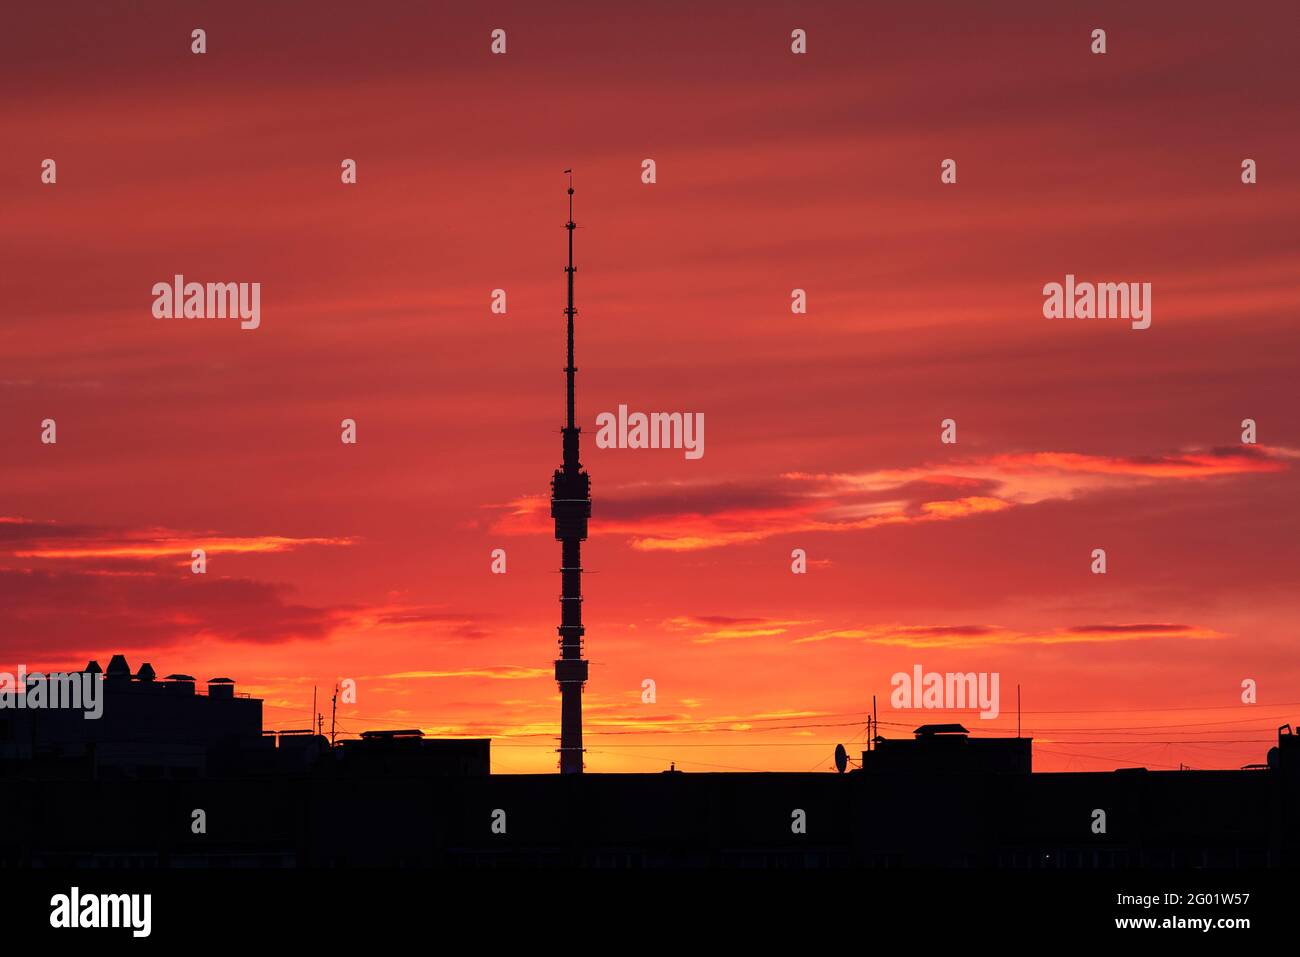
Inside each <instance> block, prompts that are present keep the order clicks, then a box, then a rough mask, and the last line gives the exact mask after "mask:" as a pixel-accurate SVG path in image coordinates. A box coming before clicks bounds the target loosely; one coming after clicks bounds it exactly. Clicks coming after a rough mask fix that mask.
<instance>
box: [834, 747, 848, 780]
mask: <svg viewBox="0 0 1300 957" xmlns="http://www.w3.org/2000/svg"><path fill="white" fill-rule="evenodd" d="M848 766H849V752H847V751H845V750H844V745H842V744H837V745H835V770H836V771H838V772H839V773H840V774H843V773H844V769H845V768H847V767H848Z"/></svg>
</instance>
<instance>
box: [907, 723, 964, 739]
mask: <svg viewBox="0 0 1300 957" xmlns="http://www.w3.org/2000/svg"><path fill="white" fill-rule="evenodd" d="M912 733H913V734H914V735H916V736H917V737H918V738H929V737H933V736H934V735H936V734H970V732H969V731H967V730H966V729H965V728H963V727H962V726H961V725H959V724H923V725H921V726H920V727H919V728H917V729H916V730H915V731H913V732H912Z"/></svg>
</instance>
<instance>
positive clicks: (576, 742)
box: [551, 169, 591, 774]
mask: <svg viewBox="0 0 1300 957" xmlns="http://www.w3.org/2000/svg"><path fill="white" fill-rule="evenodd" d="M565 172H566V173H568V174H569V221H568V222H567V223H565V227H564V228H565V229H566V230H567V231H568V233H569V264H568V265H567V266H566V267H565V268H564V271H565V274H566V277H567V280H568V293H569V295H568V305H567V306H566V307H565V310H564V315H565V318H566V320H567V326H568V360H569V361H568V364H567V365H566V366H565V367H564V373H565V379H566V385H567V389H566V398H567V408H566V411H567V413H568V416H567V420H566V422H567V424H566V425H565V427H564V429H563V430H562V432H563V435H564V464H563V465H561V466H560V467H559V468H558V469H556V470H555V475H554V477H553V478H552V479H551V517H552V518H553V519H555V537H556V539H557V540H558V541H559V542H560V551H561V562H560V576H561V579H562V587H561V592H560V627H559V635H560V641H559V645H560V656H559V658H557V659H556V661H555V680H556V682H557V683H558V684H559V686H560V747H559V752H560V773H561V774H581V773H582V754H583V751H584V750H585V749H584V748H583V746H582V688H583V685H585V684H586V682H587V661H586V659H584V658H583V657H582V646H583V639H582V636H583V634H584V633H585V630H584V629H583V627H582V542H583V541H584V540H585V539H586V537H587V519H588V518H590V517H591V481H590V479H589V478H588V476H587V473H586V471H585V470H584V469H583V468H582V463H581V462H580V461H579V460H578V445H579V438H580V436H581V434H582V430H581V429H580V428H578V425H577V419H576V415H575V410H574V396H573V384H574V374H575V373H576V372H577V371H578V370H577V367H576V366H574V364H573V318H574V316H576V315H577V309H575V308H574V305H573V274H574V273H575V272H577V267H576V266H574V265H573V231H574V229H575V228H576V226H577V224H576V223H574V221H573V171H572V170H567V169H566V170H565Z"/></svg>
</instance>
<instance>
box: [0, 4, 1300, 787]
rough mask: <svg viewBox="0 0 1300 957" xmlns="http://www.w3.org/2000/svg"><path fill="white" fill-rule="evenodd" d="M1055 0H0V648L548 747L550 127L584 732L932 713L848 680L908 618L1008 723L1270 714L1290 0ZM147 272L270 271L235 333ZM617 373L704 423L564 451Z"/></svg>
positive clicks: (1240, 754)
mask: <svg viewBox="0 0 1300 957" xmlns="http://www.w3.org/2000/svg"><path fill="white" fill-rule="evenodd" d="M913 6H915V9H913ZM979 6H983V5H979ZM1056 6H1057V5H1049V6H1045V5H1043V4H1041V3H1007V4H998V5H996V7H997V9H995V10H988V9H976V7H977V5H973V4H960V3H946V4H945V3H936V4H926V5H908V9H907V10H904V11H900V10H898V9H892V8H891V9H884V8H879V9H873V10H868V9H867V8H864V7H863V6H862V5H861V4H848V3H844V4H820V5H812V6H809V5H808V4H805V3H799V4H795V3H785V4H781V3H774V4H757V5H755V4H749V3H746V4H739V3H737V4H711V5H709V7H708V9H707V10H703V11H702V10H701V9H700V5H698V4H685V3H656V4H651V5H648V6H639V7H637V6H632V5H618V6H611V5H609V4H600V5H596V4H592V3H558V4H548V5H545V6H544V7H543V6H541V5H537V4H523V3H521V4H497V5H491V6H490V7H488V6H483V7H481V8H480V7H479V6H478V5H473V6H472V7H470V6H467V7H466V8H465V9H462V8H461V7H459V6H454V5H442V8H440V7H439V5H433V4H427V3H414V2H412V3H386V4H379V5H373V6H372V7H353V6H351V5H344V4H339V3H319V4H314V5H312V7H311V11H310V13H303V12H301V10H300V11H298V12H296V13H295V12H293V11H291V10H290V9H289V5H284V7H280V6H278V5H273V6H271V7H269V8H268V7H267V6H266V5H265V4H251V3H236V4H231V3H221V4H215V3H191V4H186V5H185V6H184V8H182V7H180V6H177V5H175V4H170V3H162V2H158V3H138V4H134V5H131V6H129V7H121V6H118V5H99V4H88V3H87V4H81V5H74V10H75V11H76V12H71V13H70V12H68V11H67V9H63V8H61V9H60V10H58V11H39V10H35V9H33V8H32V6H29V7H28V8H26V9H23V10H22V11H18V12H16V13H14V14H11V15H10V17H9V18H8V19H9V22H8V23H7V25H6V29H5V30H4V31H3V32H0V82H2V83H3V88H4V91H5V95H4V96H3V97H0V130H2V131H3V138H4V149H3V150H0V215H2V216H3V223H4V228H3V229H2V230H0V243H3V249H0V253H2V254H3V261H4V262H5V264H6V266H5V269H4V270H3V272H0V294H2V296H3V300H4V301H5V303H6V307H7V308H6V309H5V318H4V321H3V323H0V449H3V456H2V457H0V516H4V518H3V519H2V520H0V667H4V668H8V669H10V670H12V669H15V668H16V667H17V665H19V664H26V665H27V666H28V667H29V668H33V669H35V668H42V667H60V668H63V667H69V666H72V665H77V666H79V665H81V664H84V662H85V660H86V659H87V658H89V657H96V658H98V659H99V660H100V661H101V663H106V662H107V658H108V656H109V655H110V654H112V653H113V652H114V651H123V652H125V653H126V654H127V655H128V657H129V659H130V661H131V663H132V665H138V664H139V663H140V662H141V661H144V660H148V661H150V662H152V663H153V664H154V666H155V668H157V669H158V671H159V673H160V674H167V673H169V672H173V671H182V672H186V673H190V674H194V675H196V676H198V677H199V678H200V679H203V678H207V677H209V676H212V675H229V676H231V677H233V678H234V679H235V680H236V682H237V684H238V687H239V689H240V690H243V691H251V692H253V693H256V694H259V695H262V696H264V697H265V698H266V701H267V705H266V708H267V710H266V724H267V727H269V728H298V727H303V726H304V725H305V723H306V722H307V720H308V715H309V712H310V702H311V695H312V687H313V686H314V685H318V686H319V687H320V689H321V691H320V693H321V698H322V701H325V699H327V697H328V691H329V689H330V688H331V687H332V686H333V683H334V682H335V680H337V679H340V678H345V677H350V678H354V679H356V680H357V682H358V685H359V698H358V702H357V704H356V705H352V706H345V707H343V708H341V709H340V718H339V723H340V726H341V727H343V728H344V729H346V730H347V731H348V732H352V733H355V732H359V731H362V730H366V729H368V728H375V727H411V726H418V727H422V728H423V729H425V730H426V731H427V732H430V733H435V734H474V735H490V736H491V737H492V738H493V739H494V741H493V751H494V754H493V765H494V769H495V770H497V771H540V770H551V769H553V768H554V767H555V755H554V752H553V750H551V749H553V747H554V741H553V736H554V735H555V734H556V732H557V729H558V721H559V698H558V695H557V692H556V689H555V684H554V680H553V678H552V677H551V660H552V659H553V657H554V655H555V652H556V645H555V641H556V633H555V626H556V624H558V618H559V612H558V601H557V597H558V593H559V576H558V575H557V574H556V569H557V568H558V565H559V546H558V544H557V543H556V542H555V541H554V539H553V537H552V534H551V532H550V530H549V527H548V526H549V520H548V516H547V511H546V496H547V494H548V481H549V479H550V475H551V471H552V470H553V469H554V468H555V467H556V466H557V465H558V464H559V462H560V453H561V449H560V437H559V434H558V429H559V427H560V425H561V424H562V415H563V375H562V372H561V368H562V366H563V325H562V323H563V316H562V313H561V310H562V308H563V305H564V302H563V294H564V287H563V284H564V274H563V270H562V267H563V262H564V260H563V257H564V246H563V244H564V230H563V228H562V227H563V223H564V219H565V210H564V205H563V203H564V193H563V189H564V178H563V177H562V176H561V175H560V171H561V170H562V169H565V168H567V167H574V168H575V169H576V171H577V183H576V185H577V189H578V192H577V196H576V200H577V205H576V218H577V220H578V222H579V230H578V232H577V255H578V265H579V272H578V274H577V279H578V308H579V311H580V315H579V320H578V366H579V369H580V371H579V383H578V384H579V396H578V402H579V414H580V419H581V424H582V425H583V427H584V429H585V430H586V434H585V436H584V448H583V453H584V454H583V461H584V464H585V465H586V466H587V468H588V469H589V470H590V472H591V475H592V481H593V497H594V506H593V514H592V523H591V533H592V537H591V539H590V541H589V542H588V543H587V545H586V548H585V552H584V565H585V566H586V567H587V569H588V570H589V571H590V574H589V575H588V576H587V577H586V581H585V582H584V589H585V594H586V598H587V600H586V604H585V609H584V613H585V617H586V624H587V629H588V631H587V640H588V655H589V657H590V658H591V661H592V668H591V680H590V682H589V684H588V687H587V691H586V695H585V699H584V707H585V710H586V730H587V745H588V749H589V751H588V755H587V767H588V769H589V770H593V771H615V770H645V771H656V770H660V769H662V768H665V767H667V765H668V763H669V762H670V761H676V762H677V764H678V766H679V767H681V768H684V769H686V770H715V769H722V768H743V769H771V770H809V769H815V768H823V767H828V766H829V765H830V759H831V754H832V751H833V749H834V745H835V744H836V743H837V742H840V741H843V742H845V743H846V744H848V745H849V747H850V752H853V751H855V750H857V749H860V745H859V744H858V742H860V741H861V739H862V736H863V727H862V720H863V714H864V712H865V711H866V709H867V708H868V707H869V705H870V700H871V695H872V693H875V694H877V695H878V696H879V701H880V720H881V722H882V731H883V732H884V733H886V734H890V735H893V734H904V733H906V732H908V731H910V729H911V728H912V727H914V726H916V725H918V724H921V723H924V722H926V721H934V720H940V719H941V718H943V717H944V715H940V714H936V713H933V712H918V711H894V710H892V709H891V708H890V706H889V701H888V699H889V690H890V687H889V682H890V676H891V675H892V674H893V673H895V672H897V671H908V672H910V671H911V669H912V667H913V665H916V664H921V665H922V666H923V667H924V668H925V669H926V670H927V671H930V670H933V671H985V672H994V671H996V672H998V673H999V674H1000V675H1001V683H1002V715H1001V717H1000V718H999V719H998V720H996V721H982V720H980V719H979V717H978V716H977V715H974V714H965V715H948V716H947V718H948V720H962V721H964V722H966V723H967V724H968V726H970V727H972V729H974V730H977V731H978V732H979V733H991V732H1003V733H1005V732H1006V731H1008V729H1010V730H1011V731H1012V732H1013V733H1014V727H1015V698H1014V694H1015V691H1014V689H1015V686H1016V684H1020V685H1021V686H1022V688H1023V695H1024V702H1025V704H1024V707H1025V714H1024V717H1023V726H1024V730H1025V732H1026V733H1031V734H1033V735H1034V737H1035V738H1036V739H1037V747H1036V751H1035V764H1036V767H1038V768H1039V769H1046V770H1053V769H1066V768H1076V769H1107V768H1111V767H1116V766H1129V765H1135V764H1146V765H1148V766H1151V767H1166V766H1173V767H1176V766H1178V764H1179V763H1186V764H1189V765H1191V766H1194V767H1236V766H1239V765H1241V764H1244V763H1247V762H1254V761H1261V760H1263V758H1264V753H1265V751H1266V749H1267V747H1268V743H1269V740H1270V739H1271V738H1272V736H1273V729H1275V728H1276V726H1277V725H1279V724H1281V723H1283V722H1284V721H1294V720H1295V719H1296V718H1297V717H1300V668H1298V667H1297V664H1296V655H1295V653H1294V650H1293V648H1294V630H1293V629H1294V624H1293V622H1294V621H1295V613H1296V604H1297V602H1296V586H1295V581H1296V576H1297V571H1298V570H1300V521H1297V512H1296V508H1295V501H1296V492H1297V487H1296V474H1297V469H1300V459H1297V455H1300V451H1298V450H1300V424H1298V423H1297V421H1296V408H1297V404H1296V399H1295V383H1296V382H1297V381H1300V375H1298V372H1300V370H1298V369H1297V366H1298V365H1300V359H1298V358H1297V356H1298V354H1300V351H1298V350H1297V346H1298V345H1300V333H1298V332H1297V325H1296V323H1297V315H1296V306H1295V303H1296V302H1297V298H1298V293H1300V269H1297V266H1298V265H1300V241H1298V237H1300V234H1297V231H1296V227H1295V224H1296V222H1297V219H1298V214H1300V186H1297V184H1296V179H1295V176H1294V172H1295V170H1296V168H1297V161H1298V160H1300V132H1297V128H1296V125H1295V115H1296V109H1295V107H1296V103H1295V90H1296V84H1295V75H1294V69H1295V68H1294V63H1295V62H1297V59H1298V58H1300V50H1298V49H1297V47H1298V46H1300V40H1297V32H1296V30H1295V25H1296V21H1295V13H1294V8H1293V5H1291V4H1287V3H1265V4H1262V5H1254V6H1252V7H1251V10H1250V15H1249V16H1244V15H1242V16H1238V15H1236V14H1234V13H1232V12H1231V11H1226V10H1225V9H1224V8H1223V7H1222V5H1221V4H1178V5H1176V6H1175V5H1172V4H1170V5H1165V6H1164V7H1163V9H1155V8H1148V5H1141V6H1142V8H1143V9H1133V6H1134V5H1131V4H1121V3H1100V4H1089V5H1087V8H1086V10H1085V9H1084V7H1083V5H1078V7H1077V9H1076V8H1074V7H1071V8H1070V9H1056ZM922 8H924V9H922ZM467 11H468V12H467ZM194 27H203V28H204V29H206V30H207V33H208V50H209V52H208V53H207V54H205V55H203V56H195V55H192V54H191V53H190V52H189V44H190V31H191V30H192V29H193V28H194ZM496 27H501V28H504V29H506V30H507V36H508V52H507V54H506V55H505V56H492V55H490V53H489V51H488V46H489V33H490V31H491V30H492V29H493V28H496ZM796 27H799V28H803V29H806V30H807V31H808V38H809V39H808V44H809V52H808V54H807V55H806V56H794V55H792V54H791V53H790V51H789V36H790V31H791V30H792V29H793V28H796ZM1094 27H1103V28H1105V29H1106V30H1107V31H1108V43H1109V52H1108V53H1107V54H1106V55H1105V56H1095V55H1092V54H1091V53H1090V52H1089V34H1090V32H1091V30H1092V29H1093V28H1094ZM46 157H52V158H54V159H55V160H56V161H57V163H58V182H57V185H54V186H48V185H43V184H42V183H41V182H40V163H41V160H42V159H44V158H46ZM946 157H953V158H955V159H956V160H957V162H958V171H959V175H958V183H957V184H956V185H954V186H944V185H941V184H940V182H939V175H938V174H939V163H940V161H941V160H942V159H944V158H946ZM1245 157H1251V158H1254V159H1255V160H1256V161H1257V162H1258V164H1259V182H1258V184H1256V185H1253V186H1244V185H1242V184H1241V182H1240V164H1241V160H1242V159H1243V158H1245ZM344 158H354V159H356V160H357V163H358V180H359V181H358V183H357V185H355V186H344V185H342V184H341V183H340V182H339V164H340V162H341V161H342V160H343V159H344ZM645 158H653V159H654V160H655V161H656V163H657V172H658V182H657V183H656V184H654V185H652V186H647V185H643V184H642V183H641V181H640V170H641V161H642V160H643V159H645ZM176 273H182V274H184V275H185V276H186V277H187V278H189V279H193V280H198V281H223V282H224V281H248V282H251V281H257V282H261V284H262V323H261V328H259V329H257V330H249V331H244V330H241V329H240V328H239V326H238V324H237V323H231V322H205V321H189V322H186V321H172V320H155V319H154V318H152V315H151V305H152V295H151V293H150V289H151V287H152V285H153V284H154V283H155V282H158V281H170V279H171V277H172V276H173V275H174V274H176ZM1066 273H1074V274H1076V275H1078V276H1079V277H1080V279H1090V280H1095V281H1143V282H1150V283H1152V286H1153V307H1154V312H1153V322H1152V326H1151V328H1150V329H1147V330H1143V331H1134V330H1132V329H1130V328H1129V327H1128V324H1127V323H1126V322H1111V321H1094V322H1086V321H1061V320H1056V321H1048V320H1045V319H1044V318H1043V315H1042V311H1041V309H1042V302H1043V299H1042V293H1041V289H1042V286H1043V284H1044V283H1047V282H1053V281H1055V282H1061V281H1062V279H1063V277H1064V276H1065V274H1066ZM497 287H500V288H504V289H506V290H507V293H508V313H507V315H505V316H500V315H493V314H491V312H490V311H489V296H490V292H491V290H492V289H494V288H497ZM796 287H798V288H804V289H806V290H807V291H808V297H809V312H808V315H807V316H800V317H796V316H793V315H791V313H790V308H789V304H790V291H791V290H792V289H794V288H796ZM620 403H625V404H627V405H628V406H629V407H630V408H631V409H633V410H640V411H647V412H648V411H692V412H703V413H704V414H705V419H706V422H707V431H706V438H707V443H706V454H705V455H704V457H703V458H702V459H699V460H697V461H691V460H687V459H686V458H685V457H684V456H683V455H682V453H681V452H680V451H658V450H627V449H622V450H619V449H606V450H601V449H596V448H595V447H594V443H593V441H592V439H593V437H594V424H595V416H596V415H597V414H598V413H600V412H604V411H613V410H615V409H616V408H617V406H618V405H619V404H620ZM948 417H951V418H953V419H955V420H956V421H957V423H958V443H957V445H955V446H950V445H943V444H941V443H940V442H939V422H940V420H941V419H944V418H948ZM1247 417H1250V418H1254V419H1255V420H1256V421H1257V422H1258V427H1259V444H1258V445H1256V446H1253V447H1252V446H1243V445H1241V444H1240V433H1241V429H1240V426H1239V423H1240V422H1241V420H1242V419H1243V418H1247ZM46 418H53V419H55V420H56V421H57V423H58V426H57V427H58V443H57V445H55V446H49V445H43V444H41V442H40V423H41V421H42V420H43V419H46ZM344 418H353V419H355V420H356V421H357V423H358V433H359V441H358V444H357V445H355V446H344V445H343V444H342V443H341V442H340V441H339V423H340V420H342V419H344ZM193 547H205V548H207V550H208V553H209V569H208V574H207V575H206V576H202V577H200V576H194V575H191V574H190V571H189V554H190V549H191V548H193ZM1097 547H1103V548H1105V549H1106V550H1107V555H1108V564H1109V571H1108V574H1106V575H1105V576H1099V575H1093V574H1091V573H1090V571H1089V565H1090V560H1091V559H1090V555H1091V551H1092V549H1094V548H1097ZM494 548H505V549H506V550H507V553H508V569H509V570H508V573H507V574H506V575H504V576H499V575H492V574H491V573H490V553H491V550H492V549H494ZM794 548H803V549H805V550H806V551H807V554H808V557H809V562H810V567H809V570H808V574H806V575H793V574H791V572H790V553H791V550H792V549H794ZM644 678H653V679H654V680H655V682H656V684H657V701H656V703H654V704H653V705H651V704H642V703H641V682H642V680H643V679H644ZM1245 678H1252V679H1255V680H1256V681H1257V682H1258V685H1259V702H1258V703H1257V704H1255V705H1244V704H1242V703H1241V700H1240V694H1241V691H1240V688H1241V682H1242V680H1243V679H1245ZM322 710H324V711H325V713H326V716H327V721H328V705H327V704H326V705H324V706H323V708H322Z"/></svg>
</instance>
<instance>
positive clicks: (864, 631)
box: [795, 622, 1227, 648]
mask: <svg viewBox="0 0 1300 957" xmlns="http://www.w3.org/2000/svg"><path fill="white" fill-rule="evenodd" d="M1225 637H1227V636H1226V635H1224V634H1222V633H1221V632H1218V631H1215V630H1214V629H1212V628H1200V627H1196V626H1193V625H1182V624H1172V623H1163V622H1161V623H1140V624H1098V625H1073V626H1069V627H1062V628H1056V629H1048V630H1033V631H1024V630H1017V629H1012V628H1002V627H999V626H997V625H872V626H869V627H863V628H834V629H827V630H824V631H818V632H815V633H813V634H810V635H804V636H802V637H800V638H796V639H795V643H796V644H802V643H805V642H813V641H829V640H832V639H848V640H853V641H862V642H868V643H870V644H875V645H896V646H901V647H905V648H986V647H991V646H998V645H1077V644H1111V643H1115V642H1125V641H1152V640H1155V639H1162V638H1165V639H1167V638H1176V639H1183V640H1192V641H1207V640H1215V639H1221V638H1225Z"/></svg>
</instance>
